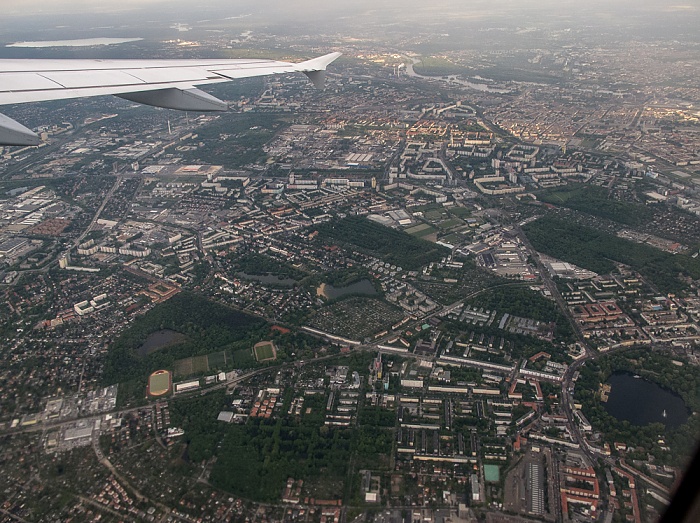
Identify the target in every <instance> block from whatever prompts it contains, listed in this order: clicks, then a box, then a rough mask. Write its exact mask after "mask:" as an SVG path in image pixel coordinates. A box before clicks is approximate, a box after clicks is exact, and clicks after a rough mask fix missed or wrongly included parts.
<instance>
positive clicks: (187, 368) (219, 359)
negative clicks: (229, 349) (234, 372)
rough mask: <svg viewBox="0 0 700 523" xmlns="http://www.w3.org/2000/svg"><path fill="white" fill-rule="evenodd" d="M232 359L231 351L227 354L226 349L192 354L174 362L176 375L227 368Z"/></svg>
mask: <svg viewBox="0 0 700 523" xmlns="http://www.w3.org/2000/svg"><path fill="white" fill-rule="evenodd" d="M232 361H233V359H232V358H231V354H230V353H229V354H226V352H225V351H220V352H212V353H211V354H205V355H203V356H192V357H191V358H185V359H182V360H177V361H176V362H175V363H174V364H173V370H174V371H175V376H177V377H186V376H191V375H192V374H201V373H204V372H211V371H217V370H225V369H226V365H228V364H230V363H231V362H232Z"/></svg>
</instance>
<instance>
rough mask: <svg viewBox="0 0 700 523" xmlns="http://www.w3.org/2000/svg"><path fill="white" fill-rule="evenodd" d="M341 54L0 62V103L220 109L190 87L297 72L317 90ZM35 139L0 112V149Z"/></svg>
mask: <svg viewBox="0 0 700 523" xmlns="http://www.w3.org/2000/svg"><path fill="white" fill-rule="evenodd" d="M340 54H341V53H330V54H327V55H324V56H320V57H318V58H314V59H312V60H307V61H306V62H301V63H290V62H279V61H275V60H255V59H235V60H1V59H0V105H7V104H19V103H26V102H41V101H47V100H62V99H66V98H80V97H84V96H101V95H110V94H111V95H116V96H120V97H122V98H126V99H127V100H131V101H134V102H139V103H143V104H147V105H153V106H156V107H165V108H169V109H178V110H182V111H225V110H226V109H228V106H227V104H226V103H225V102H223V101H222V100H219V99H217V98H215V97H213V96H211V95H210V94H207V93H205V92H204V91H200V90H199V89H197V88H196V87H195V86H197V85H206V84H214V83H220V82H228V81H231V80H235V79H237V78H249V77H253V76H266V75H272V74H280V73H294V72H300V73H304V74H306V75H307V76H308V77H309V79H310V80H311V81H312V82H313V84H314V86H316V87H317V88H322V87H323V84H324V81H325V72H326V67H327V66H328V64H330V63H331V62H332V61H333V60H335V59H336V58H338V57H339V56H340ZM39 143H40V139H39V137H38V136H37V135H36V134H35V133H33V132H32V131H31V130H29V129H27V128H26V127H24V126H23V125H21V124H20V123H18V122H16V121H14V120H12V119H10V118H8V117H7V116H4V115H1V114H0V145H37V144H39Z"/></svg>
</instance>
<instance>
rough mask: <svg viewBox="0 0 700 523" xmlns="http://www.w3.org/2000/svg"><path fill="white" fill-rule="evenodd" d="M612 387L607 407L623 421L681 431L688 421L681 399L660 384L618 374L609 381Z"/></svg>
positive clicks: (610, 412) (613, 375) (605, 404)
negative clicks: (675, 428) (679, 429)
mask: <svg viewBox="0 0 700 523" xmlns="http://www.w3.org/2000/svg"><path fill="white" fill-rule="evenodd" d="M608 384H610V385H611V386H612V390H611V391H610V395H609V398H608V401H607V403H603V406H604V407H605V410H606V411H608V414H611V415H612V416H614V417H615V418H616V419H618V420H620V421H623V420H627V421H629V422H630V423H631V424H632V425H637V426H642V425H648V424H649V423H663V424H664V425H665V426H666V427H678V426H680V425H682V424H683V423H685V422H686V421H687V420H688V416H689V412H688V408H687V407H686V405H685V402H684V401H683V400H682V399H681V398H680V396H678V395H677V394H674V393H673V392H671V391H669V390H667V389H664V388H662V387H660V386H659V385H657V384H656V383H653V382H651V381H647V380H645V379H642V378H635V377H634V376H633V375H632V374H628V373H626V372H615V373H613V374H612V375H611V376H610V378H608ZM664 412H665V413H666V416H664Z"/></svg>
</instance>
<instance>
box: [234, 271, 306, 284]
mask: <svg viewBox="0 0 700 523" xmlns="http://www.w3.org/2000/svg"><path fill="white" fill-rule="evenodd" d="M236 276H238V277H239V278H243V279H244V280H255V281H259V282H260V283H267V284H269V285H285V286H287V287H292V286H293V285H294V284H295V283H297V281H296V280H294V279H292V278H282V277H281V276H277V275H276V274H246V273H245V272H238V273H236Z"/></svg>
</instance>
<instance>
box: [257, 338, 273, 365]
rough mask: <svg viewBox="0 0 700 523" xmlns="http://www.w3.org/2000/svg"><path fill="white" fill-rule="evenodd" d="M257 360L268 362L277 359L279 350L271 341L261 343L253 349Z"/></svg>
mask: <svg viewBox="0 0 700 523" xmlns="http://www.w3.org/2000/svg"><path fill="white" fill-rule="evenodd" d="M253 352H254V353H255V359H256V360H258V361H268V360H275V359H277V349H276V347H275V344H274V343H273V342H271V341H261V342H260V343H256V344H255V347H253Z"/></svg>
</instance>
